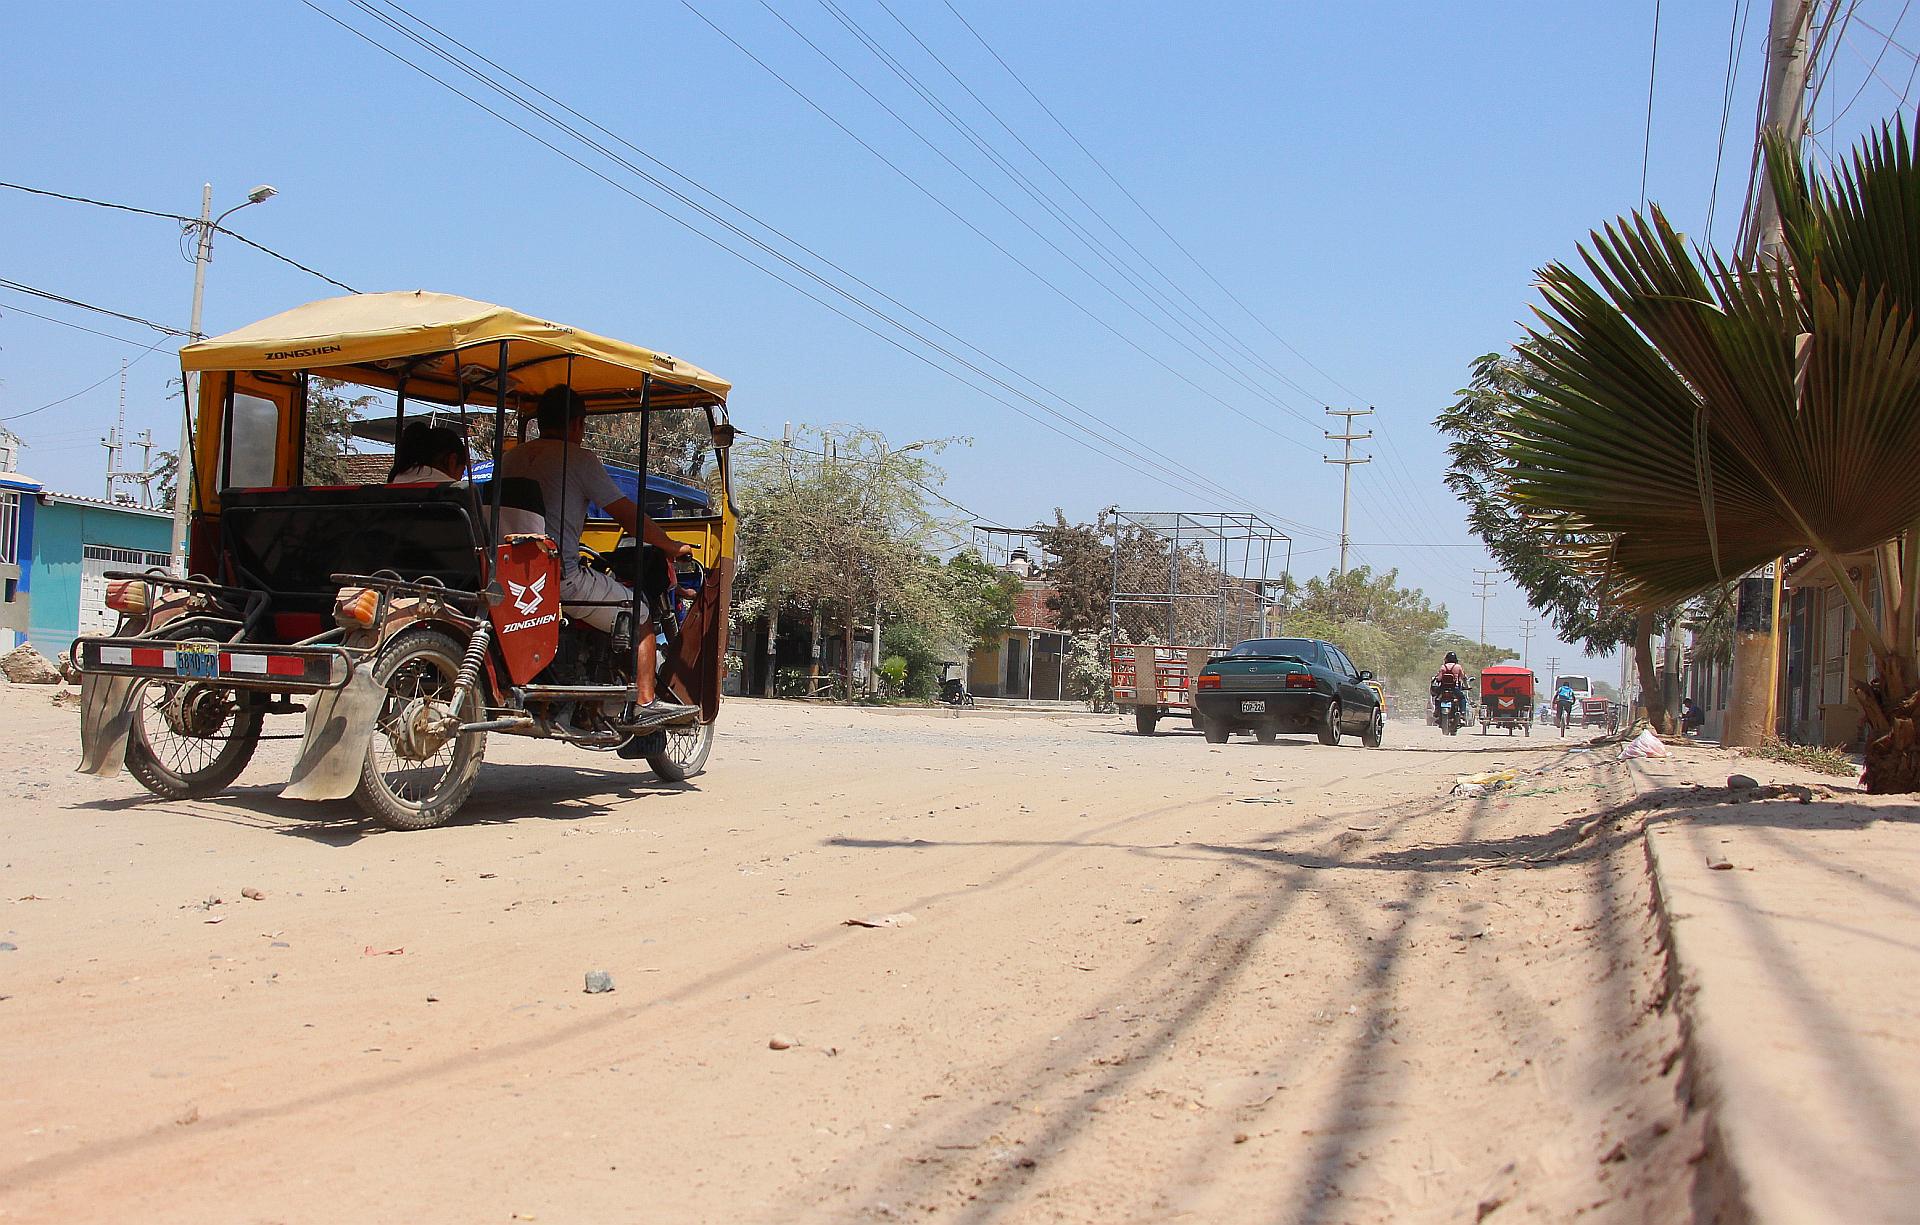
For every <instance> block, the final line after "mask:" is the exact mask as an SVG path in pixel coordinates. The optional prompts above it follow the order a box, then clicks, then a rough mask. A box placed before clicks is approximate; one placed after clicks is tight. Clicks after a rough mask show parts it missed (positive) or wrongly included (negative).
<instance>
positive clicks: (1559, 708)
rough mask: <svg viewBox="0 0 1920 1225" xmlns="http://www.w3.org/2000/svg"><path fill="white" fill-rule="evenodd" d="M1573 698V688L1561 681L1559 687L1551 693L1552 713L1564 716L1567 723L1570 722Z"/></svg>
mask: <svg viewBox="0 0 1920 1225" xmlns="http://www.w3.org/2000/svg"><path fill="white" fill-rule="evenodd" d="M1573 697H1574V694H1573V686H1572V685H1569V684H1568V683H1567V682H1565V681H1561V682H1560V687H1559V688H1558V689H1555V690H1554V691H1553V709H1554V713H1556V714H1561V715H1565V716H1566V717H1567V719H1568V721H1572V719H1573Z"/></svg>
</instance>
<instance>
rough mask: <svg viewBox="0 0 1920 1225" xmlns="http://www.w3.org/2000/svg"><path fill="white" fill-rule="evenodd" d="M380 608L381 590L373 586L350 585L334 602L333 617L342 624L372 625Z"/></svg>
mask: <svg viewBox="0 0 1920 1225" xmlns="http://www.w3.org/2000/svg"><path fill="white" fill-rule="evenodd" d="M379 609H380V593H379V592H377V591H375V590H374V589H373V588H371V587H349V588H347V589H346V590H345V591H342V592H341V593H340V598H339V599H337V600H335V601H334V602H333V619H334V620H335V621H338V622H339V623H340V624H342V625H372V624H373V617H374V614H375V613H376V612H378V611H379Z"/></svg>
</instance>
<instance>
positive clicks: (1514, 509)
mask: <svg viewBox="0 0 1920 1225" xmlns="http://www.w3.org/2000/svg"><path fill="white" fill-rule="evenodd" d="M1523 349H1524V347H1523ZM1530 377H1531V378H1533V379H1537V378H1538V375H1537V374H1531V375H1530V371H1529V369H1528V367H1527V364H1526V363H1525V362H1524V361H1523V360H1522V359H1521V358H1520V357H1519V356H1517V355H1516V356H1513V357H1506V356H1502V355H1501V354H1498V353H1488V354H1484V355H1482V356H1481V357H1480V358H1478V359H1477V360H1475V361H1474V363H1473V377H1472V381H1471V382H1469V383H1468V385H1467V386H1466V387H1464V388H1462V389H1461V390H1460V391H1459V392H1457V393H1455V394H1457V395H1458V396H1459V397H1460V398H1459V399H1458V400H1456V401H1454V403H1453V405H1452V406H1451V407H1449V408H1447V409H1446V410H1445V411H1443V412H1442V413H1441V414H1440V415H1439V416H1438V417H1436V418H1435V419H1434V425H1435V426H1436V427H1437V428H1438V429H1439V430H1440V431H1441V432H1442V433H1444V434H1448V435H1450V436H1451V437H1452V438H1453V441H1452V442H1451V443H1449V444H1448V446H1447V454H1448V456H1449V457H1450V458H1449V463H1448V467H1447V475H1446V482H1447V487H1448V488H1449V489H1451V490H1453V492H1454V496H1456V497H1458V498H1459V499H1460V501H1461V503H1462V504H1463V505H1464V506H1465V507H1466V508H1467V527H1468V529H1469V530H1471V531H1472V532H1473V534H1474V535H1476V536H1478V537H1479V538H1480V540H1481V542H1482V543H1483V544H1485V545H1486V547H1487V552H1489V553H1491V554H1492V555H1493V559H1494V560H1495V561H1497V562H1499V563H1500V567H1501V569H1503V570H1504V571H1506V573H1507V575H1508V577H1510V578H1512V579H1513V581H1514V582H1515V583H1517V584H1518V585H1519V586H1520V589H1521V590H1522V591H1525V592H1526V593H1527V603H1528V604H1530V605H1532V606H1533V607H1534V608H1537V609H1539V610H1541V611H1542V612H1545V613H1546V614H1547V615H1548V616H1549V617H1551V618H1552V619H1553V623H1554V626H1555V628H1556V629H1557V630H1558V631H1559V634H1560V637H1561V639H1562V640H1563V641H1566V642H1576V643H1579V644H1580V646H1581V647H1582V648H1583V649H1584V650H1585V651H1586V652H1587V653H1588V654H1589V655H1598V654H1601V653H1602V652H1606V651H1611V650H1613V649H1615V648H1616V647H1619V646H1622V645H1627V644H1630V645H1631V646H1632V647H1633V649H1634V658H1635V660H1636V661H1637V662H1638V664H1639V671H1640V689H1641V692H1642V693H1643V694H1644V695H1645V696H1646V700H1647V705H1648V714H1649V716H1650V717H1651V718H1652V721H1653V723H1654V724H1655V725H1656V726H1667V725H1669V724H1670V722H1671V721H1670V719H1669V717H1668V712H1667V711H1666V709H1665V706H1664V703H1663V701H1662V697H1661V691H1660V686H1659V685H1658V684H1656V683H1655V675H1654V667H1653V636H1654V634H1656V633H1658V632H1661V631H1663V630H1665V629H1667V628H1668V627H1669V626H1670V625H1671V623H1672V619H1673V617H1672V610H1671V609H1658V610H1650V609H1639V608H1634V607H1631V606H1629V605H1626V604H1623V603H1621V602H1620V601H1618V600H1617V599H1616V600H1615V601H1613V602H1612V603H1611V604H1609V603H1608V601H1607V599H1606V593H1605V592H1604V590H1603V589H1602V585H1601V576H1600V575H1599V574H1598V573H1596V572H1595V571H1594V570H1593V569H1592V568H1590V567H1587V566H1583V565H1581V564H1578V562H1577V560H1576V559H1578V558H1581V557H1585V556H1590V555H1591V554H1592V553H1593V552H1594V551H1595V550H1596V548H1600V547H1603V542H1602V541H1601V540H1600V539H1599V538H1597V537H1596V536H1595V535H1594V534H1593V533H1591V532H1583V531H1581V530H1580V529H1579V528H1578V527H1577V526H1576V522H1575V521H1573V520H1570V519H1568V518H1567V517H1566V516H1555V515H1543V514H1541V513H1540V512H1539V510H1538V508H1529V507H1527V506H1525V505H1522V504H1520V503H1517V502H1515V501H1514V500H1513V499H1512V498H1511V497H1509V496H1508V493H1507V482H1508V476H1509V473H1508V464H1507V458H1506V445H1507V435H1508V433H1509V431H1510V430H1512V428H1513V425H1514V419H1515V417H1516V416H1517V415H1519V414H1522V413H1526V412H1531V411H1535V410H1537V409H1538V408H1539V407H1540V399H1539V396H1540V393H1539V392H1538V391H1536V390H1535V387H1534V383H1533V382H1531V381H1530ZM1462 658H1464V656H1463V657H1462Z"/></svg>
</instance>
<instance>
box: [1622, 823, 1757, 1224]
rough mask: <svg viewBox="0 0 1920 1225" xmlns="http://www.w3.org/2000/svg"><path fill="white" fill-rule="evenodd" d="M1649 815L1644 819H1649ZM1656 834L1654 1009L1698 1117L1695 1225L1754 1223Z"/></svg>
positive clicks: (1651, 861)
mask: <svg viewBox="0 0 1920 1225" xmlns="http://www.w3.org/2000/svg"><path fill="white" fill-rule="evenodd" d="M1652 816H1653V814H1652V813H1649V814H1648V817H1649V818H1651V817H1652ZM1654 832H1655V831H1654V830H1653V829H1652V828H1651V827H1650V826H1649V827H1646V828H1645V829H1644V832H1643V833H1642V835H1641V839H1640V841H1641V846H1642V848H1643V851H1644V853H1645V855H1646V862H1647V880H1648V884H1649V886H1650V889H1651V892H1652V895H1653V903H1652V909H1653V919H1654V925H1655V927H1656V929H1657V930H1658V931H1659V934H1660V956H1661V962H1662V967H1661V976H1660V977H1661V984H1662V987H1663V992H1664V994H1663V998H1662V999H1661V1000H1660V1001H1659V1003H1658V1005H1657V1006H1658V1007H1660V1008H1662V1009H1666V1008H1672V1009H1673V1010H1674V1018H1675V1020H1676V1021H1677V1022H1678V1024H1679V1026H1680V1048H1679V1050H1677V1051H1676V1052H1675V1058H1676V1059H1677V1060H1678V1062H1679V1065H1680V1069H1679V1076H1678V1078H1677V1079H1676V1080H1675V1082H1674V1093H1675V1096H1676V1097H1677V1098H1678V1099H1679V1101H1680V1105H1681V1107H1682V1108H1683V1109H1684V1110H1685V1111H1686V1113H1687V1114H1689V1115H1695V1114H1697V1115H1698V1116H1699V1118H1700V1125H1701V1126H1700V1134H1701V1140H1702V1144H1701V1150H1700V1155H1699V1156H1698V1157H1697V1158H1695V1160H1694V1177H1693V1188H1692V1192H1691V1194H1690V1196H1689V1199H1690V1200H1691V1202H1692V1206H1693V1216H1694V1219H1695V1220H1696V1221H1708V1222H1715V1223H1719V1222H1725V1223H1727V1225H1745V1223H1746V1222H1750V1221H1753V1220H1754V1219H1755V1217H1754V1212H1753V1205H1752V1203H1751V1200H1750V1197H1749V1195H1748V1188H1747V1182H1746V1180H1745V1179H1744V1178H1742V1177H1741V1174H1740V1169H1739V1166H1738V1164H1737V1163H1736V1162H1735V1161H1734V1159H1733V1155H1732V1153H1731V1152H1730V1150H1729V1145H1728V1143H1727V1139H1726V1136H1725V1134H1724V1133H1723V1132H1722V1131H1721V1129H1720V1119H1719V1105H1720V1101H1721V1094H1720V1091H1719V1088H1718V1086H1717V1085H1716V1083H1715V1079H1714V1075H1713V1067H1712V1061H1711V1060H1709V1059H1707V1058H1706V1057H1705V1056H1704V1054H1703V1052H1702V1051H1701V1044H1700V1042H1699V1040H1698V1038H1697V1036H1696V1033H1695V1029H1696V1026H1695V1018H1694V1014H1693V1007H1692V1000H1693V997H1694V994H1695V993H1696V991H1697V990H1698V988H1696V987H1694V986H1691V985H1690V984H1689V983H1688V982H1687V974H1686V967H1685V966H1684V965H1682V964H1681V961H1680V952H1679V948H1678V946H1677V944H1676V943H1675V940H1674V924H1673V915H1672V913H1671V910H1670V908H1669V904H1668V901H1667V891H1666V889H1665V888H1664V887H1663V886H1662V883H1661V879H1660V852H1659V850H1658V849H1657V843H1658V840H1657V839H1656V838H1655V837H1654Z"/></svg>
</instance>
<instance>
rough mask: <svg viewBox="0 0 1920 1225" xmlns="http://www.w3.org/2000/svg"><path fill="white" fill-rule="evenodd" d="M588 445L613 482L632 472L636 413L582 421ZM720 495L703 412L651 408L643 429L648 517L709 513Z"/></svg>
mask: <svg viewBox="0 0 1920 1225" xmlns="http://www.w3.org/2000/svg"><path fill="white" fill-rule="evenodd" d="M587 445H588V446H590V447H592V448H593V450H594V451H595V452H596V453H597V454H598V455H599V456H600V459H601V461H602V462H604V463H605V464H606V465H607V470H608V473H609V474H610V475H611V476H613V478H614V480H615V481H616V482H619V481H620V480H621V477H622V472H623V470H624V472H625V473H626V474H627V479H628V480H633V479H634V478H633V476H632V473H633V472H634V471H635V469H636V467H637V464H636V463H635V461H636V460H637V459H638V458H639V455H640V414H638V413H609V414H606V415H604V416H599V417H594V418H592V419H590V420H589V421H588V422H587ZM719 497H720V465H719V463H718V462H717V461H716V460H715V458H714V453H713V423H712V420H711V419H710V418H709V417H708V415H707V410H706V409H704V408H671V409H656V410H654V412H653V413H652V420H651V421H650V422H648V425H647V507H646V509H647V515H648V517H649V518H653V519H686V518H698V517H701V516H703V515H709V514H712V513H714V511H713V506H714V504H715V503H716V502H717V501H718V500H719Z"/></svg>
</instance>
